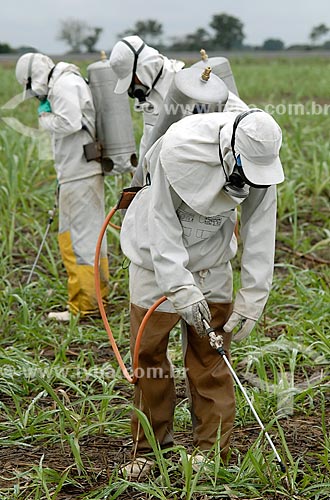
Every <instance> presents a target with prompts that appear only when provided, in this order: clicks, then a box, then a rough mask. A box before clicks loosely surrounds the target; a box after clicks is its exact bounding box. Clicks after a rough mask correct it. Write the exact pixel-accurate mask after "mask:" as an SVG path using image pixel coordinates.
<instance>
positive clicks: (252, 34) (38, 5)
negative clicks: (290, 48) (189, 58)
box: [0, 0, 330, 55]
mask: <svg viewBox="0 0 330 500" xmlns="http://www.w3.org/2000/svg"><path fill="white" fill-rule="evenodd" d="M1 3H2V5H1V13H0V16H1V17H0V43H8V44H9V45H10V46H12V47H14V48H16V47H19V46H22V45H25V46H26V45H28V46H33V47H35V48H36V49H37V50H38V51H40V52H44V53H46V54H49V55H52V54H53V55H55V54H63V53H65V52H66V51H67V49H68V47H67V46H66V45H65V44H64V43H63V42H60V41H58V40H56V38H57V35H58V31H59V27H60V21H62V20H67V19H69V18H71V19H78V20H81V21H85V22H86V23H88V24H89V25H90V26H92V27H101V28H103V32H102V35H101V37H100V40H99V43H98V47H97V48H98V49H104V50H106V51H109V50H110V49H111V47H112V46H113V45H114V43H115V42H116V40H117V35H118V33H121V32H122V31H125V30H126V29H128V28H132V27H133V26H134V24H135V22H136V21H137V20H147V19H156V20H157V21H158V22H160V23H161V24H162V25H163V32H164V36H163V41H164V42H165V43H167V42H169V41H170V40H171V37H173V36H180V35H186V34H188V33H192V32H194V31H196V30H197V29H198V28H205V29H206V30H209V23H210V21H211V19H212V16H213V15H214V14H221V13H226V14H229V15H232V16H235V17H238V18H239V19H240V20H241V21H242V23H243V25H244V33H245V36H246V37H245V40H244V43H245V44H251V45H260V44H262V43H263V42H264V40H266V39H267V38H280V39H281V40H282V41H283V42H284V43H285V45H291V44H294V43H308V41H309V34H310V32H311V29H312V28H313V27H314V26H317V25H318V24H321V23H324V24H326V25H327V26H329V25H330V2H329V0H272V1H269V0H206V1H205V0H204V1H201V2H197V1H196V0H163V1H157V0H140V1H139V0H117V1H114V0H52V1H49V0H3V2H1ZM210 31H211V32H212V30H210ZM329 38H330V34H329ZM197 49H199V48H197Z"/></svg>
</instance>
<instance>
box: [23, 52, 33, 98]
mask: <svg viewBox="0 0 330 500" xmlns="http://www.w3.org/2000/svg"><path fill="white" fill-rule="evenodd" d="M34 57H35V54H32V55H31V57H30V59H29V64H28V69H27V79H26V85H25V90H30V91H32V64H33V59H34Z"/></svg>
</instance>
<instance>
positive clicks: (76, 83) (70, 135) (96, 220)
mask: <svg viewBox="0 0 330 500" xmlns="http://www.w3.org/2000/svg"><path fill="white" fill-rule="evenodd" d="M31 58H33V59H32V65H31V78H32V90H33V91H34V92H35V93H36V94H38V95H44V96H47V99H48V101H49V103H50V106H51V112H49V113H42V114H41V115H40V116H39V123H40V126H41V127H42V128H43V129H45V130H47V131H49V132H50V134H51V137H52V144H53V153H54V161H55V169H56V173H57V179H58V184H59V235H58V239H59V246H60V251H61V256H62V259H63V262H64V265H65V267H66V271H67V274H68V309H69V310H70V311H71V312H72V313H73V314H77V313H80V314H81V315H87V314H93V313H95V312H98V304H97V299H96V294H95V286H94V267H93V265H94V255H95V248H96V242H97V238H98V235H99V232H100V229H101V226H102V224H103V221H104V218H105V213H104V177H103V175H102V170H101V166H100V164H99V163H98V162H96V161H90V162H87V161H86V159H85V156H84V150H83V146H84V144H87V143H90V142H92V140H93V138H94V137H95V109H94V105H93V100H92V95H91V92H90V89H89V87H88V84H87V83H86V81H85V80H84V78H83V77H82V76H81V74H80V71H79V69H78V68H77V66H75V65H73V64H68V63H65V62H59V63H58V64H56V65H55V64H54V63H53V61H52V60H51V59H50V58H49V57H47V56H45V55H43V54H25V55H24V56H22V58H21V60H20V61H19V62H18V64H17V67H16V68H17V69H16V75H17V78H18V80H19V81H20V80H21V83H24V79H25V78H22V69H24V68H25V67H27V66H28V64H31ZM104 243H105V242H104ZM100 270H101V284H102V297H103V298H104V299H106V297H107V295H108V261H107V250H106V244H104V245H103V247H102V251H101V262H100Z"/></svg>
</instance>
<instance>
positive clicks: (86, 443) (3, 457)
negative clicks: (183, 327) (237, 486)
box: [0, 388, 330, 500]
mask: <svg viewBox="0 0 330 500" xmlns="http://www.w3.org/2000/svg"><path fill="white" fill-rule="evenodd" d="M182 397H184V391H183V388H179V389H178V399H179V400H180V399H181V398H182ZM316 406H317V405H316ZM323 418H324V421H325V423H326V426H327V427H328V428H329V427H330V400H329V401H328V403H327V407H326V414H325V415H324V416H323ZM281 426H282V429H283V431H284V435H285V439H286V442H287V445H288V448H289V450H290V453H291V454H292V456H293V458H294V459H298V458H299V459H300V460H302V461H303V463H304V464H309V465H310V466H312V467H313V468H314V469H315V467H316V466H320V467H322V466H321V464H317V461H318V458H317V454H318V453H320V454H321V455H322V454H323V455H324V450H323V444H322V443H323V442H324V437H323V432H322V412H321V409H320V408H319V409H317V407H316V409H315V411H314V413H313V416H310V417H308V418H306V416H299V415H295V416H292V417H290V418H285V419H281ZM259 433H260V428H259V426H258V424H257V423H256V424H255V425H254V424H252V425H250V426H248V427H245V428H238V427H236V428H235V431H234V435H233V439H232V448H233V450H239V451H240V452H241V453H243V454H244V453H245V452H246V451H247V450H248V449H249V447H250V446H251V445H252V444H253V443H254V442H255V440H256V439H257V437H258V435H259ZM271 434H272V439H273V440H274V443H275V446H279V448H278V449H279V450H280V451H281V453H282V450H281V448H280V440H279V436H277V435H276V429H275V430H274V433H273V430H272V431H271ZM175 441H176V444H181V445H184V446H185V447H186V449H187V450H188V451H189V450H192V442H191V432H190V430H189V429H188V430H187V431H185V432H179V433H176V435H175ZM80 446H81V456H82V458H83V461H84V464H85V468H86V471H87V474H88V475H89V480H88V481H87V480H86V478H85V476H79V475H78V471H77V470H76V469H75V468H71V471H70V476H69V477H70V478H71V479H73V480H72V481H71V484H70V485H68V486H64V487H63V488H62V490H61V494H60V495H59V496H57V497H56V498H57V499H58V500H72V499H74V498H75V499H77V498H79V497H80V495H82V494H83V493H84V494H86V492H88V491H92V490H94V489H97V488H99V487H101V486H104V487H105V486H106V485H107V484H108V483H109V478H110V476H111V473H112V472H113V471H114V469H116V468H117V467H118V466H120V465H121V464H123V463H125V462H126V461H127V460H128V459H129V456H130V451H131V441H130V436H129V435H128V436H127V437H126V438H125V439H121V438H118V439H115V438H113V437H109V436H107V435H97V436H91V437H87V438H85V439H84V440H82V441H80ZM265 446H267V444H265ZM42 456H44V458H43V462H42V463H43V467H49V468H51V469H53V470H55V471H58V472H59V473H63V472H64V471H65V470H66V469H67V468H70V467H71V466H72V464H73V463H74V458H73V457H72V455H71V451H70V449H69V446H68V445H67V444H63V445H59V444H57V445H53V446H50V445H49V444H47V443H44V444H43V443H40V444H38V445H36V446H35V447H34V448H26V447H17V446H12V447H8V446H3V447H1V448H0V467H1V474H0V476H1V479H0V489H4V488H8V487H9V486H13V485H14V484H15V482H17V481H19V483H20V486H21V488H22V487H24V486H26V485H27V483H28V482H29V478H28V475H26V476H25V477H24V475H23V476H21V478H20V479H16V480H15V481H12V480H10V478H13V477H15V475H16V477H18V474H19V473H24V472H27V471H28V470H29V469H31V467H38V464H39V463H40V460H41V458H42ZM231 462H232V463H235V452H234V453H233V456H232V459H231ZM302 473H303V467H302ZM0 497H1V493H0ZM1 498H2V497H1ZM134 498H135V499H138V500H141V499H142V498H143V497H142V496H141V493H139V494H137V492H136V491H133V489H132V491H131V492H130V491H129V490H126V491H125V492H124V494H122V495H120V496H119V497H118V499H119V500H128V499H134ZM146 498H147V497H146ZM148 498H149V497H148ZM194 498H196V500H204V499H205V498H207V499H210V498H211V497H209V496H208V497H205V496H204V495H202V496H200V497H197V496H196V497H194ZM228 498H229V497H228ZM272 498H273V497H272ZM273 500H274V499H273ZM276 500H279V499H276Z"/></svg>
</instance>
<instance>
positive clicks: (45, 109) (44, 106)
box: [38, 99, 52, 116]
mask: <svg viewBox="0 0 330 500" xmlns="http://www.w3.org/2000/svg"><path fill="white" fill-rule="evenodd" d="M51 112H52V108H51V106H50V102H49V101H48V99H45V100H44V101H41V103H40V104H39V106H38V115H39V116H40V115H41V114H42V113H51Z"/></svg>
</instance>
